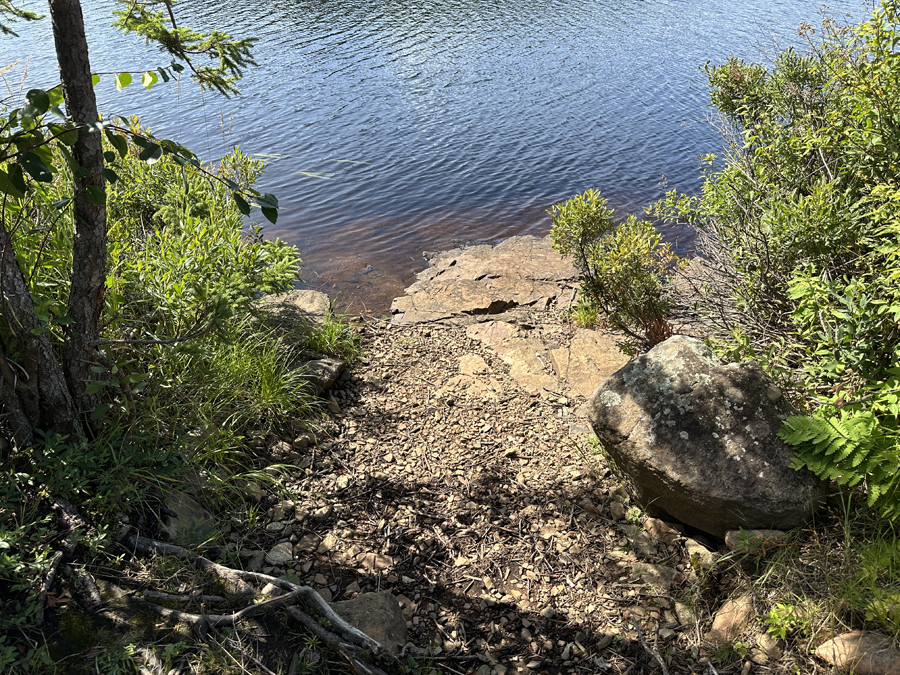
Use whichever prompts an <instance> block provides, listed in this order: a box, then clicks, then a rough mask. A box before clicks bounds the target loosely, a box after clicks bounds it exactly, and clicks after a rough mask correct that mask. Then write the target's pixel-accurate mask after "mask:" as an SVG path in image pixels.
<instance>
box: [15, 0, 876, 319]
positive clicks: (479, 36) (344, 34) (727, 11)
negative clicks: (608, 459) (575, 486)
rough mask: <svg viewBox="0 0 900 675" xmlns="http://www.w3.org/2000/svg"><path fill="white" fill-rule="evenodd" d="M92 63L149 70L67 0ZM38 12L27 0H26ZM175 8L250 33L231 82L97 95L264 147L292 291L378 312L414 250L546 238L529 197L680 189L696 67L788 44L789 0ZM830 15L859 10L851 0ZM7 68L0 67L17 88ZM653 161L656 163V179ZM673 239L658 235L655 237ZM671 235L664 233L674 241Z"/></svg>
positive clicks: (714, 143)
mask: <svg viewBox="0 0 900 675" xmlns="http://www.w3.org/2000/svg"><path fill="white" fill-rule="evenodd" d="M82 5H83V6H84V9H85V15H86V23H87V27H88V39H89V42H90V45H91V58H92V63H93V65H94V70H96V71H112V70H117V69H128V70H140V69H144V68H148V67H156V66H158V65H165V64H166V62H167V61H166V60H165V59H164V58H163V57H162V55H161V54H160V53H159V52H158V51H156V50H154V49H152V48H149V47H147V46H145V45H144V44H143V43H142V41H141V40H140V39H136V38H134V36H131V37H125V36H122V35H120V34H118V33H117V32H116V31H114V30H113V29H111V28H109V26H108V24H109V23H110V11H111V9H112V7H113V3H112V2H111V1H110V0H82ZM31 6H33V7H34V8H36V9H38V10H39V11H46V9H45V7H46V4H45V3H31ZM177 8H178V10H179V13H180V15H181V16H182V17H183V22H184V23H185V24H188V25H193V26H195V27H220V28H224V29H227V30H229V31H230V32H232V33H233V34H235V35H255V36H257V37H258V38H259V43H258V44H257V46H256V49H255V56H256V59H257V61H258V63H259V66H258V67H256V68H251V69H248V71H247V72H246V74H245V79H244V81H243V82H242V84H241V89H242V91H243V95H242V96H241V97H238V98H235V99H231V100H225V99H222V98H221V97H218V96H215V95H210V94H206V95H201V94H200V92H199V91H198V90H197V88H196V87H195V86H193V85H192V84H191V83H189V82H188V81H187V80H186V79H185V81H183V82H182V83H181V84H180V86H178V85H175V84H174V83H169V84H168V85H163V84H160V85H157V86H156V87H154V89H153V90H152V91H151V92H147V91H145V90H143V89H142V88H140V86H139V85H138V84H133V85H132V86H131V87H129V88H128V89H126V90H125V91H124V92H123V93H118V92H116V90H115V87H114V86H113V83H112V78H111V77H110V76H105V77H102V78H101V82H100V84H99V85H98V96H99V101H100V107H101V111H102V112H104V114H106V115H114V114H129V113H137V114H140V115H141V118H142V121H143V122H144V123H146V124H149V125H150V126H151V127H152V129H153V130H154V131H155V132H156V133H158V134H159V135H162V136H164V137H170V138H174V139H176V140H178V141H181V142H183V143H184V144H186V145H188V146H189V147H191V148H192V149H193V150H195V151H196V152H197V153H198V154H200V155H201V156H203V157H204V158H206V159H214V158H218V157H219V156H221V155H222V154H223V153H224V152H226V151H227V150H228V149H229V148H230V147H231V146H233V145H239V146H240V147H241V148H242V149H243V150H244V151H245V152H249V153H259V154H262V155H265V156H266V157H267V159H268V161H269V165H268V169H267V171H266V174H265V177H264V180H263V184H262V187H263V188H264V189H265V190H267V191H271V192H274V193H275V194H276V195H277V196H278V197H279V199H280V202H281V205H282V207H283V208H282V212H281V215H280V217H279V221H278V225H277V227H273V228H269V233H270V234H272V235H277V236H279V237H281V238H282V239H286V240H288V241H290V242H292V243H295V244H297V245H298V246H299V247H300V250H301V253H302V255H303V258H304V273H303V275H304V279H305V281H306V282H307V283H308V285H309V286H311V287H313V288H321V289H323V290H327V291H328V292H329V293H330V294H331V295H332V297H335V296H337V297H338V298H339V300H340V301H341V304H342V305H343V306H344V307H350V308H352V309H354V310H362V309H368V310H370V311H374V312H384V311H385V310H386V309H387V306H388V304H389V302H390V298H391V297H393V296H395V295H399V294H400V293H401V292H402V289H403V287H404V286H406V285H407V284H408V283H409V282H411V281H412V275H413V273H414V272H415V271H416V270H418V269H421V268H422V267H423V266H424V261H423V259H422V253H423V251H433V250H440V249H444V248H447V247H450V246H452V245H455V244H458V243H460V242H466V241H473V240H488V241H493V240H497V239H500V238H503V237H507V236H510V235H513V234H540V235H543V234H546V232H547V231H548V228H549V218H548V217H547V216H546V214H545V210H546V209H547V208H548V207H549V206H550V205H551V204H553V203H554V202H556V201H560V200H562V199H565V198H567V197H569V196H571V195H573V194H575V193H576V192H579V191H582V190H584V189H585V188H588V187H597V188H599V189H601V191H602V192H603V193H604V194H605V195H606V196H607V197H608V198H609V199H610V201H611V202H612V203H613V204H614V205H616V206H617V207H619V208H622V209H639V208H640V207H642V206H644V205H646V204H648V203H650V202H651V201H653V200H655V199H657V198H659V197H660V196H661V195H662V193H663V191H664V188H665V185H666V184H667V185H668V186H669V187H678V188H679V189H681V190H685V191H694V190H696V189H697V188H698V187H699V184H700V181H699V178H698V162H697V156H698V155H700V154H703V153H706V152H712V151H716V150H717V149H718V148H719V147H720V146H721V142H720V140H719V137H718V134H717V132H716V131H715V130H714V129H713V128H712V127H711V126H710V124H709V122H708V120H707V116H708V109H707V107H706V104H707V92H706V87H705V80H704V77H703V74H702V73H701V72H700V67H701V66H702V65H703V64H704V63H705V62H706V61H707V60H711V61H713V62H719V61H721V60H722V59H724V57H725V56H727V55H728V54H729V53H735V54H737V55H739V56H742V57H744V58H747V59H754V60H760V59H764V58H766V56H767V55H768V56H771V55H772V54H773V53H774V51H775V45H776V44H778V45H781V46H787V45H791V44H798V43H799V38H798V37H797V35H796V29H797V27H798V26H799V24H800V23H801V21H809V22H810V23H813V24H815V23H816V22H817V21H818V20H819V19H820V18H821V8H820V6H818V5H816V4H815V3H811V2H804V1H802V0H780V1H778V0H775V1H773V0H747V1H745V2H733V1H732V2H729V1H727V0H653V1H643V0H542V1H541V2H536V1H535V0H510V1H507V2H504V1H502V0H493V1H488V0H444V1H442V2H423V1H417V2H416V1H401V0H392V1H386V0H354V1H353V2H349V1H347V0H299V1H297V0H291V1H288V0H266V1H262V0H241V1H239V2H238V1H236V0H218V1H217V2H212V1H210V0H202V1H201V0H182V1H181V2H179V3H178V5H177ZM827 11H828V13H829V14H831V15H835V16H842V17H843V16H844V14H845V13H847V12H851V13H853V14H854V15H855V16H856V17H857V18H863V17H864V16H865V15H866V14H867V10H866V7H865V5H863V4H861V3H860V2H859V1H858V0H853V1H847V0H844V1H841V2H833V3H831V5H830V6H829V8H828V10H827ZM17 27H18V30H19V33H20V37H19V38H18V39H15V38H9V37H0V60H2V61H3V63H4V64H5V63H10V62H12V61H14V60H15V59H17V58H23V59H24V58H25V57H28V56H30V57H31V60H30V63H29V73H28V79H27V85H26V89H27V88H29V87H30V86H40V85H45V86H47V85H51V84H53V83H55V81H56V77H57V76H56V74H55V72H56V71H55V62H53V61H52V59H50V58H48V57H49V55H51V54H52V53H53V44H52V38H51V36H50V34H49V22H48V21H46V20H45V21H42V22H39V23H38V24H35V25H23V24H21V23H19V24H17ZM21 66H22V64H20V65H19V66H18V67H17V68H15V69H13V70H11V71H9V72H8V73H6V75H5V77H6V78H7V81H8V84H9V86H10V87H12V88H13V89H16V88H17V85H18V78H20V77H21V75H22V68H21ZM663 177H665V178H663ZM667 234H668V235H669V236H670V238H673V239H676V240H677V239H678V233H676V232H669V233H667ZM682 245H684V243H683V242H682Z"/></svg>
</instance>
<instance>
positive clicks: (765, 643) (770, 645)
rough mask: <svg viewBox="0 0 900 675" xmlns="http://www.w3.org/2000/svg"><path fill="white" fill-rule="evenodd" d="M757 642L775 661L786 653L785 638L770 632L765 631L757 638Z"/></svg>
mask: <svg viewBox="0 0 900 675" xmlns="http://www.w3.org/2000/svg"><path fill="white" fill-rule="evenodd" d="M756 644H758V645H759V648H760V649H762V650H763V651H764V652H765V653H766V655H767V656H768V657H769V658H770V659H772V660H773V661H777V660H778V659H780V658H781V657H782V655H783V654H784V640H779V639H778V638H776V637H774V636H772V635H769V634H768V633H763V634H762V635H760V636H759V637H758V638H756Z"/></svg>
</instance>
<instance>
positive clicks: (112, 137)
mask: <svg viewBox="0 0 900 675" xmlns="http://www.w3.org/2000/svg"><path fill="white" fill-rule="evenodd" d="M104 131H105V132H106V139H107V140H108V141H109V142H110V143H111V144H112V146H113V147H114V148H115V149H116V150H117V151H118V153H119V157H124V156H125V155H127V154H128V141H126V140H125V137H124V136H120V135H119V134H117V133H115V132H113V130H112V129H109V128H106V129H104Z"/></svg>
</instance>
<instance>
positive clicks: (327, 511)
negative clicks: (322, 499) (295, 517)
mask: <svg viewBox="0 0 900 675" xmlns="http://www.w3.org/2000/svg"><path fill="white" fill-rule="evenodd" d="M333 513H334V504H328V505H326V506H322V507H321V508H318V509H316V510H315V511H313V512H312V517H313V518H314V519H316V520H318V521H320V522H321V521H323V520H328V519H329V518H331V514H333Z"/></svg>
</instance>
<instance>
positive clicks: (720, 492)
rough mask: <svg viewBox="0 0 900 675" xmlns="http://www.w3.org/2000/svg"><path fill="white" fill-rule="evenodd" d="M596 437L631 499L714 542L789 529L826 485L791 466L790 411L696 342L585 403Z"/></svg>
mask: <svg viewBox="0 0 900 675" xmlns="http://www.w3.org/2000/svg"><path fill="white" fill-rule="evenodd" d="M588 407H589V412H588V417H589V419H590V421H591V425H592V426H593V428H594V432H595V433H596V434H597V437H598V438H599V439H600V442H601V443H602V445H603V447H604V448H605V449H606V451H607V452H608V453H609V455H610V457H611V458H612V459H613V461H614V462H615V463H616V465H617V466H618V468H619V469H620V470H621V471H622V473H623V474H625V476H627V478H628V479H629V480H630V482H631V486H630V487H631V489H632V491H633V493H634V497H635V498H636V500H637V501H638V502H639V503H640V504H641V505H642V506H644V507H646V508H650V509H651V510H654V509H655V510H659V511H662V512H664V513H667V514H669V515H670V516H672V517H674V518H677V519H678V520H681V521H682V522H684V523H687V524H688V525H691V526H693V527H696V528H698V529H700V530H703V531H704V532H709V533H710V534H713V535H715V536H718V537H724V536H725V533H726V532H727V531H728V530H735V529H739V528H749V529H763V528H770V529H782V530H784V529H791V528H793V527H797V526H798V525H800V524H801V523H802V522H803V521H804V519H805V518H806V517H808V516H809V515H811V513H812V512H813V510H814V509H815V507H816V506H817V505H818V503H819V501H821V499H822V497H823V496H824V494H825V486H824V485H823V484H822V483H820V482H819V481H818V480H817V479H816V478H815V476H813V475H812V474H811V473H810V472H808V471H794V470H793V469H791V468H790V466H789V465H790V462H791V458H792V456H793V453H792V451H791V449H790V448H789V447H788V446H787V445H785V444H784V443H783V442H782V441H781V439H779V438H778V435H777V434H778V430H779V429H780V428H781V424H782V422H783V421H784V419H785V418H786V417H787V416H788V415H790V414H791V413H792V411H791V409H790V406H789V405H788V404H787V403H786V402H785V401H784V399H783V398H782V396H781V392H780V390H779V389H778V387H776V386H775V385H774V383H773V382H772V381H771V380H770V379H769V378H768V376H766V374H765V373H763V371H762V370H761V369H760V368H759V367H758V366H757V365H756V364H753V363H742V364H728V365H723V364H722V363H721V362H720V361H719V360H718V359H717V358H716V357H715V355H714V354H713V353H712V352H711V351H710V350H709V349H708V348H707V347H706V346H705V345H704V344H703V343H702V342H700V341H699V340H695V339H693V338H688V337H684V336H675V337H672V338H670V339H668V340H666V341H665V342H663V343H662V344H660V345H657V346H656V347H654V348H653V349H651V350H650V351H649V352H647V353H646V354H644V355H642V356H640V357H639V358H637V359H635V360H634V361H631V362H630V363H628V364H627V365H625V366H624V367H623V368H621V369H619V370H618V371H616V372H615V373H614V374H613V375H612V376H611V377H609V379H607V380H606V381H605V382H604V383H603V384H602V385H601V386H600V387H599V388H598V389H597V390H596V391H595V392H594V394H593V395H592V396H591V399H590V400H589V402H588Z"/></svg>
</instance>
